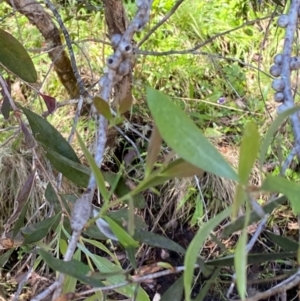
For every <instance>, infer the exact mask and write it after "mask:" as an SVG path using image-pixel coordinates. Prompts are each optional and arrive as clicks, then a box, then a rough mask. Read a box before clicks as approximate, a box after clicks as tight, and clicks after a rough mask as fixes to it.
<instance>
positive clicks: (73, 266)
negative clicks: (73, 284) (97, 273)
mask: <svg viewBox="0 0 300 301" xmlns="http://www.w3.org/2000/svg"><path fill="white" fill-rule="evenodd" d="M38 253H39V255H41V257H42V258H43V259H44V261H45V262H46V263H47V264H48V265H49V266H50V267H51V268H52V269H53V270H54V271H57V272H60V273H64V274H66V275H70V276H72V277H74V278H76V279H78V280H80V281H81V282H83V283H87V284H89V285H92V286H94V287H103V286H104V284H103V283H102V282H101V281H100V280H99V279H98V278H93V277H90V276H88V275H89V273H91V272H92V270H91V269H90V268H89V266H87V265H85V264H83V263H82V262H80V261H78V260H74V259H72V260H70V261H63V260H60V259H57V258H54V257H53V256H52V255H51V254H49V253H47V252H45V251H44V250H42V249H39V250H38Z"/></svg>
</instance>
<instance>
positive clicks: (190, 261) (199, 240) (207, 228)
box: [184, 207, 231, 301]
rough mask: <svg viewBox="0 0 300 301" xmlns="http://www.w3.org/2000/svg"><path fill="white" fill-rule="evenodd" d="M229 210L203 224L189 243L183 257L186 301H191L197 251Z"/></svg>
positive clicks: (228, 213) (226, 215)
mask: <svg viewBox="0 0 300 301" xmlns="http://www.w3.org/2000/svg"><path fill="white" fill-rule="evenodd" d="M230 210H231V208H230V207H229V208H227V209H225V210H224V211H222V212H221V213H219V214H218V215H216V216H215V217H213V218H212V219H211V220H209V221H208V222H207V223H205V224H204V225H203V226H202V227H201V229H200V230H199V231H198V232H197V234H196V235H195V237H194V238H193V240H192V241H191V243H190V245H189V247H188V249H187V252H186V254H185V256H184V266H185V271H184V290H185V299H186V300H187V301H190V300H191V297H190V290H191V287H192V280H193V275H194V269H195V264H196V262H197V257H198V255H199V250H200V249H201V247H202V246H203V245H204V243H205V241H206V239H207V238H208V236H209V234H210V232H211V231H212V230H213V229H214V228H215V227H216V226H217V225H219V223H220V222H221V221H223V220H224V219H225V218H226V217H228V216H229V215H230Z"/></svg>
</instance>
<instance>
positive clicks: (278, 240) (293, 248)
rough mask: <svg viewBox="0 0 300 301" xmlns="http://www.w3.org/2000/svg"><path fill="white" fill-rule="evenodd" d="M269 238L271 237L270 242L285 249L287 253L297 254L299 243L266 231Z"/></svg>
mask: <svg viewBox="0 0 300 301" xmlns="http://www.w3.org/2000/svg"><path fill="white" fill-rule="evenodd" d="M265 233H266V234H267V236H269V238H270V240H271V241H272V242H273V243H275V244H276V245H278V246H279V247H280V248H282V249H283V251H285V252H297V251H298V249H299V247H300V245H299V243H298V242H297V241H295V240H292V239H290V238H287V237H284V236H281V235H276V234H274V233H272V232H269V231H265Z"/></svg>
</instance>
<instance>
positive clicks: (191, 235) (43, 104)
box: [0, 0, 299, 301]
mask: <svg viewBox="0 0 300 301" xmlns="http://www.w3.org/2000/svg"><path fill="white" fill-rule="evenodd" d="M176 3H177V1H175V0H167V1H163V0H161V1H159V0H154V1H153V4H152V8H151V14H150V20H149V23H148V24H147V25H146V28H144V30H143V31H142V32H139V33H137V35H135V37H134V40H135V42H136V43H137V44H139V43H140V42H141V41H143V39H144V37H145V36H146V35H147V33H148V32H149V31H150V29H151V28H152V27H153V26H154V25H155V24H157V23H158V22H159V21H160V20H161V19H162V18H163V17H164V16H165V15H166V14H168V13H169V12H170V11H171V10H172V9H173V7H174V5H176ZM41 4H42V6H43V7H44V8H45V10H46V11H47V13H48V14H49V15H50V16H51V18H53V19H54V20H55V16H53V13H52V11H51V10H50V9H49V7H47V6H46V5H45V4H43V3H41ZM53 4H54V6H55V7H56V8H57V10H58V12H59V14H60V16H61V18H62V20H63V23H64V25H65V27H66V28H67V31H68V33H69V35H70V39H71V41H72V43H73V50H74V54H75V59H76V63H77V67H78V71H79V74H80V76H81V78H82V80H83V83H84V87H85V89H86V91H88V93H89V94H90V95H92V96H96V95H97V94H98V93H99V87H98V85H97V82H98V81H99V79H100V78H101V76H102V75H103V73H104V72H105V71H106V68H107V67H106V58H107V56H109V55H110V54H112V53H113V50H112V48H111V46H110V41H109V39H108V36H107V24H106V22H105V16H104V6H103V3H102V2H101V1H88V0H82V1H72V0H70V1H67V0H66V1H55V2H53ZM123 5H124V7H125V10H126V13H127V16H128V20H129V22H130V20H132V18H133V17H134V15H135V14H136V11H137V6H136V4H135V3H134V2H131V1H125V2H123ZM289 5H290V3H287V4H285V3H279V2H278V1H276V2H275V1H274V2H272V1H268V2H266V1H262V2H261V1H259V2H257V1H250V2H248V1H241V0H228V1H200V0H199V1H192V0H185V1H183V2H182V3H181V5H180V6H179V7H178V8H177V10H176V11H175V12H174V14H173V15H172V16H171V18H170V19H169V20H167V21H166V22H164V23H163V24H162V25H161V26H160V27H159V28H157V29H156V30H155V31H154V32H153V33H152V34H151V35H150V36H149V38H148V39H146V40H145V41H144V42H143V43H142V45H141V46H140V47H139V48H138V49H137V51H136V54H135V55H136V58H135V66H134V70H133V79H132V87H133V90H132V91H133V102H132V105H131V106H130V110H129V111H128V112H126V114H125V115H123V119H122V122H118V126H117V127H114V126H113V125H114V124H113V122H114V121H116V120H110V127H109V128H108V142H107V145H106V146H107V147H106V152H105V157H104V160H103V163H102V165H101V173H100V174H97V171H95V170H97V168H95V167H94V169H93V166H94V165H93V164H94V161H93V160H92V158H91V156H90V153H92V154H93V153H94V151H95V149H94V141H95V131H96V122H95V118H94V115H95V114H93V112H92V110H91V106H92V104H91V102H92V100H90V101H88V100H86V101H85V102H84V105H83V108H82V110H81V112H80V114H79V116H78V114H77V111H76V108H77V104H78V102H79V100H78V97H73V100H72V99H71V100H70V98H72V97H70V94H69V93H68V92H67V91H66V89H65V87H64V86H63V85H62V83H61V81H60V80H59V78H58V76H57V73H56V72H55V67H54V66H53V61H51V59H50V58H49V56H48V52H49V45H47V44H46V43H45V40H44V38H43V37H42V35H41V33H40V32H39V30H38V29H37V27H36V26H35V25H33V24H31V23H30V22H29V21H28V19H27V18H26V17H25V16H24V15H23V14H21V13H20V12H18V10H17V9H13V8H12V7H11V6H10V5H8V4H7V3H1V5H0V28H1V29H2V30H4V31H6V32H8V33H10V34H11V35H12V36H13V37H15V38H16V39H17V40H18V41H19V42H20V43H21V44H22V45H23V46H24V48H25V49H26V50H27V52H28V54H29V55H30V57H31V59H32V61H33V63H34V67H35V70H36V72H37V79H38V80H37V82H36V83H32V84H29V83H26V82H25V81H23V80H22V79H20V77H21V76H20V75H19V74H18V73H16V72H15V74H17V75H18V76H17V75H14V74H13V73H12V72H10V71H9V70H7V68H2V69H1V73H0V76H1V77H2V78H4V79H5V80H7V81H8V79H9V81H10V83H11V93H10V94H11V95H12V98H13V100H14V102H15V103H16V104H17V106H18V108H19V109H20V112H18V113H17V112H16V111H14V114H12V113H11V114H10V117H9V118H6V117H5V114H4V113H3V107H4V98H5V92H4V90H3V89H2V96H3V100H2V102H0V103H1V105H2V113H3V115H0V121H1V123H0V124H1V127H0V143H1V145H0V171H1V173H0V200H1V202H0V204H1V205H0V206H1V212H2V213H1V218H0V221H1V229H2V230H1V233H2V234H3V235H2V239H1V241H0V245H1V249H2V250H3V251H2V255H1V256H0V263H1V267H2V278H1V279H2V280H1V287H0V293H1V295H2V297H3V298H4V300H20V299H21V298H23V299H22V300H27V299H28V300H30V299H32V300H40V299H34V298H35V297H36V296H41V295H39V294H41V293H43V292H44V291H46V288H47V287H49V286H50V287H51V285H52V284H53V283H55V279H57V277H56V276H57V275H56V273H55V272H60V273H62V274H64V275H65V278H64V281H63V286H62V291H61V294H63V295H62V296H61V298H62V299H56V300H72V299H76V298H83V299H84V298H85V299H84V300H123V299H124V298H128V299H129V300H138V301H140V300H143V301H144V300H154V298H155V296H156V298H158V297H157V295H158V294H159V296H160V298H161V299H160V300H164V301H166V300H174V301H176V300H182V299H183V298H185V300H189V298H192V299H194V300H231V299H232V300H236V299H237V298H238V297H239V298H241V299H243V300H246V295H247V296H248V299H247V300H264V299H265V298H267V297H269V296H270V295H276V294H278V292H277V291H274V292H273V291H271V290H272V288H274V287H275V286H276V284H278V283H281V281H282V280H283V279H285V278H288V277H289V276H290V275H296V276H297V275H298V274H297V264H298V259H297V251H298V247H299V245H298V239H299V237H298V236H299V235H298V234H299V233H298V231H299V223H298V217H297V214H298V213H299V210H298V206H299V205H296V201H297V200H298V193H299V186H298V184H297V183H298V181H299V175H298V161H297V160H295V161H293V162H292V163H291V164H289V166H288V168H285V170H283V169H282V164H283V163H284V162H285V160H286V158H287V157H289V156H290V152H291V150H292V149H293V141H294V138H293V132H292V130H291V126H290V123H288V122H286V121H285V119H286V117H287V116H288V115H289V114H290V113H291V112H289V114H288V113H287V114H286V115H285V116H281V117H280V118H279V119H278V117H277V119H276V116H277V113H276V107H277V104H276V103H275V102H274V100H273V95H274V91H273V90H272V88H271V85H272V76H271V75H270V74H269V69H270V66H271V65H272V64H273V57H274V56H275V55H276V54H277V53H278V52H281V51H282V47H283V39H284V35H285V31H284V30H282V29H281V28H278V26H277V23H276V20H277V17H278V16H279V14H281V13H283V12H288V9H289ZM56 22H57V20H56V21H55V24H56V25H57V23H56ZM57 26H58V25H57ZM58 27H59V26H58ZM60 30H61V29H60ZM60 34H61V38H62V39H64V35H63V33H62V32H60ZM64 43H65V40H63V44H64ZM0 45H1V43H0ZM296 45H297V43H295V46H294V49H293V50H294V52H295V53H296V55H297V51H298V49H297V46H296ZM0 53H1V52H0ZM16 59H17V60H18V58H16ZM0 61H1V57H0ZM1 62H2V61H1ZM21 64H22V61H21V60H20V65H21ZM297 79H298V74H297V73H295V74H292V77H291V84H292V88H293V89H294V90H295V91H296V90H297V82H298V80H297ZM0 85H2V84H1V83H0ZM149 87H152V88H153V89H155V90H157V91H160V93H158V92H157V91H155V90H153V89H150V88H149ZM41 93H42V94H41ZM45 95H46V96H45ZM166 95H168V96H169V98H168V97H167V96H166ZM294 97H295V101H297V97H298V94H297V93H295V95H294ZM53 100H54V101H55V102H57V103H58V104H59V105H58V108H57V109H56V110H55V111H54V112H53V113H51V114H48V113H49V112H47V111H49V103H52V101H53ZM98 110H99V108H98ZM103 110H104V109H103V107H100V113H103ZM21 112H22V113H21ZM162 112H165V115H163V113H162ZM166 112H168V114H166ZM293 112H295V111H293ZM20 115H22V118H21V119H20V117H19V116H20ZM46 115H47V116H46ZM25 116H26V118H25ZM39 116H44V117H45V116H46V118H42V117H39ZM74 116H77V117H78V121H77V124H76V130H77V133H78V135H75V136H74V139H73V140H72V141H71V142H70V144H69V143H67V142H66V139H68V138H69V135H70V133H71V129H72V127H73V125H74V124H75V123H74ZM106 117H107V116H106ZM119 117H120V116H119ZM283 117H284V118H283ZM75 119H76V118H75ZM20 120H22V122H21V121H20ZM191 120H192V122H191ZM274 120H275V121H274ZM154 124H155V125H156V126H157V128H158V132H159V133H160V135H161V136H162V138H163V142H162V143H161V142H160V138H159V134H158V132H155V130H154ZM51 125H52V126H51ZM24 128H27V130H24ZM199 129H200V130H201V132H202V133H203V134H204V135H203V137H202V136H199V135H201V132H200V131H199ZM184 130H186V132H185V133H187V132H188V133H191V134H193V133H194V134H195V135H198V136H197V137H200V138H199V140H197V141H200V144H199V145H198V146H197V145H196V142H197V141H196V139H195V140H194V146H195V149H192V151H191V152H190V153H189V151H190V150H188V149H184V147H183V148H182V147H181V146H182V145H183V146H185V145H188V144H187V143H188V142H189V141H188V139H187V138H186V139H187V140H185V136H184V135H183V132H184ZM31 133H32V134H33V137H34V138H33V137H32V136H31ZM59 133H60V134H61V135H62V136H60V134H59ZM39 135H40V136H39ZM63 137H64V138H65V139H64V138H63ZM80 137H81V138H80ZM180 137H182V138H180ZM195 137H196V136H195ZM201 137H202V138H201ZM206 138H207V139H206ZM180 139H181V140H180ZM33 140H35V142H34V143H36V144H35V147H33V148H32V147H28V146H29V144H30V143H33V142H32V141H33ZM85 146H86V147H87V148H85ZM198 147H199V149H201V147H202V149H203V150H204V151H203V154H202V155H201V154H200V153H201V151H199V154H198V155H195V158H196V161H197V160H198V161H197V162H199V163H198V165H197V162H196V163H195V162H190V161H189V159H191V157H192V156H193V155H194V153H198V151H196V149H198ZM215 149H217V150H218V151H219V153H220V154H221V155H222V156H219V153H217V152H215ZM172 151H174V152H175V153H176V154H178V155H179V157H181V158H182V159H178V158H179V157H176V156H175V154H174V153H173V154H172ZM197 156H198V157H197ZM223 158H225V159H226V160H223ZM241 158H242V159H241ZM180 160H182V161H180ZM174 162H175V163H174ZM207 162H208V164H207ZM243 162H244V163H243ZM172 163H173V165H172ZM243 164H244V165H243ZM230 166H231V167H233V168H232V169H231V167H230ZM88 167H90V168H91V169H92V171H93V172H94V173H95V174H96V179H97V181H98V182H97V184H98V190H97V191H96V193H95V195H94V199H93V205H94V207H93V208H94V210H100V209H99V208H102V209H101V210H100V216H98V217H101V218H102V219H97V218H98V217H97V212H98V211H96V214H94V220H92V219H91V220H89V222H88V224H87V225H86V226H85V228H84V231H83V232H82V235H81V236H80V238H79V243H78V248H77V250H76V252H75V254H74V256H73V259H72V261H68V262H67V261H63V260H62V259H63V256H64V255H65V254H66V252H67V248H68V243H69V241H70V237H71V233H72V229H71V228H72V222H70V216H71V212H72V207H73V205H74V203H75V201H76V199H78V198H80V196H81V195H82V193H83V191H84V189H85V187H86V186H87V182H88V179H89V174H90V170H89V168H88ZM235 171H237V173H236V172H235ZM155 172H156V173H155ZM60 173H62V174H63V177H62V182H61V185H60V176H61V175H60ZM237 174H238V176H239V178H238V176H237ZM102 176H103V177H102ZM272 176H273V178H271V177H272ZM268 177H269V178H268ZM242 178H243V179H244V180H241V179H242ZM268 179H270V180H268ZM276 181H277V182H276ZM237 183H239V185H237ZM241 187H242V188H241ZM278 193H282V194H283V195H284V196H286V197H287V198H288V199H289V201H291V203H292V206H291V205H290V203H289V202H288V201H287V199H286V197H284V196H282V195H279V194H278ZM100 195H101V197H100ZM249 195H250V196H251V197H249ZM248 197H249V198H248ZM253 199H255V200H256V201H257V202H255V204H257V205H258V206H259V208H260V209H257V208H256V209H255V205H254V204H253V202H252V201H253ZM247 200H248V201H249V202H248V201H247ZM251 202H252V203H251ZM260 206H262V207H260ZM103 208H104V209H103ZM259 210H262V211H259ZM259 212H260V213H261V212H263V214H261V215H260V213H259ZM101 220H102V222H103V221H106V223H108V224H109V230H108V234H107V233H104V234H105V235H103V233H101V232H103V224H102V225H101ZM259 221H260V222H261V223H259ZM99 223H100V225H99ZM260 225H263V226H265V228H266V230H264V231H263V230H262V229H260V227H261V226H260ZM124 229H126V230H124ZM258 229H259V230H258ZM256 235H258V237H256ZM107 237H108V238H110V239H111V240H107ZM248 240H249V242H251V241H254V245H252V246H251V248H250V249H251V250H250V249H248V248H249V244H248ZM185 254H187V255H185ZM262 254H263V255H262ZM189 259H190V260H189ZM193 260H194V261H193ZM195 264H197V267H196V268H195V266H194V265H195ZM184 270H185V272H184V275H183V276H182V273H183V271H184ZM158 273H162V274H161V275H160V274H158ZM295 273H296V274H295ZM145 275H146V276H145ZM159 276H161V277H159ZM143 277H146V278H143ZM297 277H298V276H297ZM236 278H237V279H238V281H237V282H236V281H235V279H236ZM292 280H293V279H292ZM292 280H291V281H292ZM120 284H121V285H120ZM138 284H139V285H138ZM233 284H236V285H237V286H236V287H235V286H234V285H233ZM296 284H297V283H296ZM296 284H295V285H294V286H291V287H286V289H282V291H283V292H281V295H280V296H281V297H282V298H286V299H282V300H292V299H293V298H295V297H296V296H297V291H296V290H293V289H292V288H293V287H295V286H296ZM118 285H120V287H119V286H118ZM103 286H106V288H103ZM94 287H96V288H98V289H93V288H94ZM99 287H100V288H99ZM190 291H191V295H190V294H189V293H190ZM262 291H266V292H270V291H271V294H270V295H268V294H265V295H262V296H260V295H259V292H262ZM183 292H184V293H183ZM184 294H185V295H184ZM161 296H162V297H161ZM184 296H185V297H184ZM57 297H58V296H57ZM252 297H253V298H252ZM36 298H38V297H36ZM251 298H252V299H251ZM274 298H275V297H274ZM155 300H157V299H155ZM274 300H275V299H274Z"/></svg>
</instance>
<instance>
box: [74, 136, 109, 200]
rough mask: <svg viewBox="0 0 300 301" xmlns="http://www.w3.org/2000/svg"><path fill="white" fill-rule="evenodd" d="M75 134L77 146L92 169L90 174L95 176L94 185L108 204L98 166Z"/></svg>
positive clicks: (107, 195) (107, 194) (106, 192)
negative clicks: (95, 184)
mask: <svg viewBox="0 0 300 301" xmlns="http://www.w3.org/2000/svg"><path fill="white" fill-rule="evenodd" d="M76 134H77V139H78V142H79V145H80V147H81V149H82V151H83V153H84V155H85V157H86V159H87V160H88V162H89V165H90V167H91V169H92V172H93V174H94V176H95V179H96V183H97V186H98V188H99V190H100V192H101V195H102V197H103V199H104V200H105V202H106V203H108V202H109V192H108V191H107V189H106V186H105V181H104V177H103V175H102V173H101V170H100V168H99V166H98V165H97V164H96V162H95V160H94V158H93V156H92V155H91V153H90V152H89V151H88V149H87V147H86V146H85V144H84V142H83V141H82V139H81V137H80V135H79V134H78V133H77V132H76Z"/></svg>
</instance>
